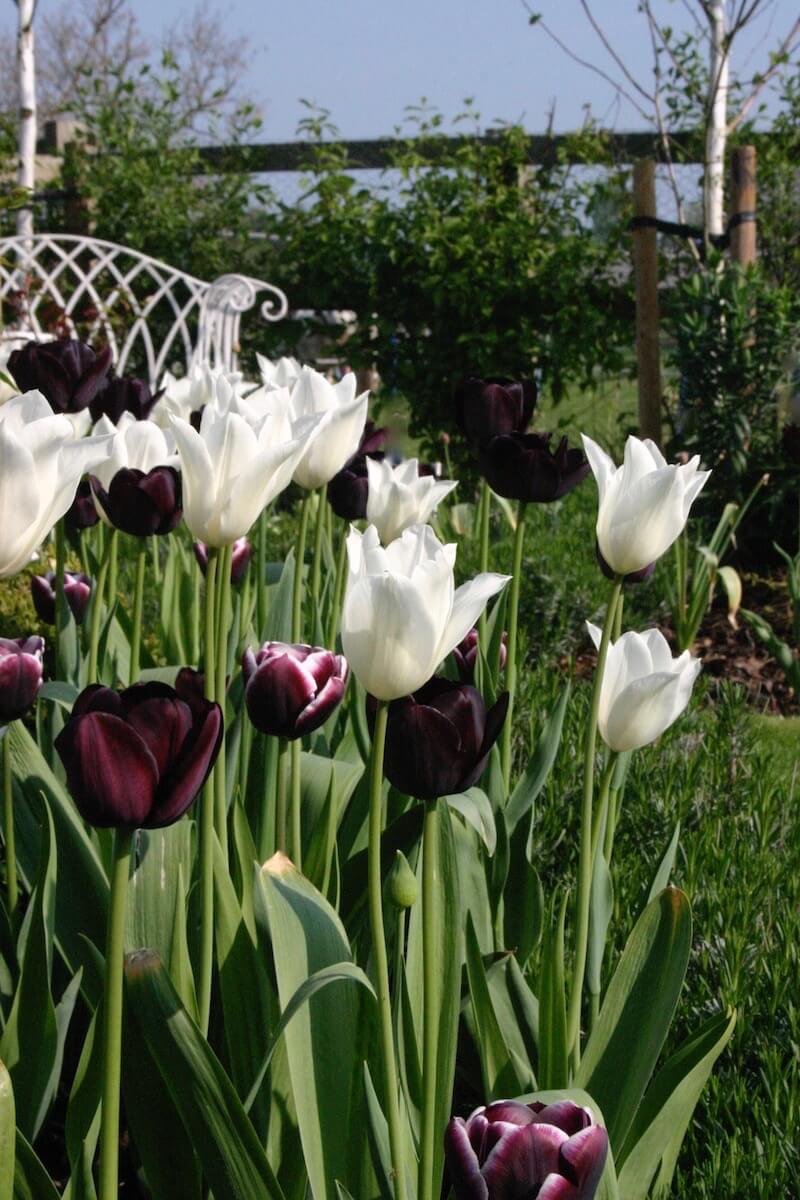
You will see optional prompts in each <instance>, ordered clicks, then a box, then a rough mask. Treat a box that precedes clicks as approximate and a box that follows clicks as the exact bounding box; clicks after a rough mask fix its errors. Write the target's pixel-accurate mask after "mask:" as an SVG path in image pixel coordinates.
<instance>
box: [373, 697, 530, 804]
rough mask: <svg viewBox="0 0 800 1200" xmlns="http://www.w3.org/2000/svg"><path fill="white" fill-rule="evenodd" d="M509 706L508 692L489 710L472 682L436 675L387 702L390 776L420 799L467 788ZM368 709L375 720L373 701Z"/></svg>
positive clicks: (479, 771) (474, 779) (482, 764)
mask: <svg viewBox="0 0 800 1200" xmlns="http://www.w3.org/2000/svg"><path fill="white" fill-rule="evenodd" d="M507 710H508V692H503V693H502V695H501V696H499V697H498V699H497V701H496V703H495V704H493V705H492V707H491V708H490V709H489V710H488V712H487V710H486V704H485V703H484V699H483V696H482V695H481V694H480V692H478V691H476V689H475V688H474V687H471V686H470V685H469V684H467V683H454V682H453V681H452V680H450V679H442V678H441V677H439V676H437V675H434V676H433V678H432V679H429V680H428V682H427V683H426V684H423V686H422V687H421V688H420V689H419V690H418V691H416V692H415V693H414V694H413V696H404V697H403V698H402V699H400V700H393V701H392V702H391V704H390V705H389V720H388V723H387V727H386V751H385V755H384V761H383V770H384V774H385V775H386V778H387V779H388V780H389V782H390V783H391V784H393V785H394V786H395V787H396V788H397V789H398V791H401V792H404V793H405V795H407V796H415V797H416V798H417V799H418V800H435V799H436V797H437V796H448V795H451V794H452V793H455V792H465V791H466V790H467V788H470V787H472V785H473V784H474V783H477V781H478V779H480V777H481V775H482V773H483V769H484V767H485V766H486V760H487V758H488V756H489V751H490V750H491V748H492V746H493V745H494V744H495V742H496V741H497V738H498V735H499V733H500V730H501V729H502V726H503V721H504V720H505V717H506V712H507ZM367 712H368V716H369V717H370V722H371V720H372V713H371V706H369V707H368V710H367Z"/></svg>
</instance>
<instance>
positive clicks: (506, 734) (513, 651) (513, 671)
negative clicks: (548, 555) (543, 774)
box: [500, 500, 525, 796]
mask: <svg viewBox="0 0 800 1200" xmlns="http://www.w3.org/2000/svg"><path fill="white" fill-rule="evenodd" d="M524 540H525V501H524V500H520V502H519V506H518V508H517V528H516V530H515V532H514V559H513V563H512V566H511V595H510V596H509V601H508V658H507V659H506V687H507V688H508V712H507V713H506V719H505V722H504V724H503V739H502V743H501V747H500V762H501V765H502V768H503V789H504V791H505V794H506V796H507V795H508V793H509V790H510V787H511V723H512V718H513V715H514V697H515V694H516V690H517V629H518V626H519V590H520V583H521V580H522V545H523V542H524Z"/></svg>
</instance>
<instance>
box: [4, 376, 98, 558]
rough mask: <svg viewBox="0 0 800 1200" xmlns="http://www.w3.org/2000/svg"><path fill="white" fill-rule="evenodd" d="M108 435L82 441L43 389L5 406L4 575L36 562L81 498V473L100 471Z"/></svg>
mask: <svg viewBox="0 0 800 1200" xmlns="http://www.w3.org/2000/svg"><path fill="white" fill-rule="evenodd" d="M110 449H111V441H110V439H109V438H107V437H91V438H82V439H80V440H76V438H75V435H74V432H73V428H72V422H71V421H70V420H69V418H68V417H66V416H64V415H63V414H56V413H54V412H53V410H52V408H51V407H50V405H49V404H48V402H47V401H46V400H45V398H44V396H43V395H42V393H41V392H38V391H33V392H24V393H22V395H18V396H12V398H11V399H10V400H7V401H6V403H5V404H3V405H2V406H1V407H0V579H7V578H8V576H9V575H14V574H16V572H17V571H19V570H21V569H22V567H24V566H25V564H26V563H28V562H30V560H31V558H32V557H33V556H34V554H35V552H36V550H37V549H38V547H39V546H40V545H41V543H42V542H43V541H44V539H45V538H46V537H47V535H48V533H49V532H50V530H51V529H52V527H53V526H54V525H55V523H56V521H58V520H59V519H60V518H61V517H63V516H64V513H65V512H66V511H67V509H68V508H69V506H70V505H71V504H72V501H73V500H74V499H75V492H76V490H77V487H78V483H79V481H80V478H81V475H83V474H84V472H86V471H89V470H93V469H94V470H97V469H99V466H100V463H101V462H102V460H103V459H104V458H105V457H106V456H107V455H108V454H109V452H110Z"/></svg>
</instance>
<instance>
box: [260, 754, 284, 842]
mask: <svg viewBox="0 0 800 1200" xmlns="http://www.w3.org/2000/svg"><path fill="white" fill-rule="evenodd" d="M288 752H289V743H288V741H287V740H286V738H279V740H278V780H277V783H278V788H277V799H276V804H275V849H276V850H279V851H280V852H281V854H285V853H286V848H287V847H286V817H287V807H288V799H289V798H288V796H287V794H286V792H287V788H286V782H287V781H286V773H287V772H286V769H287V766H288V764H287V762H286V759H287V758H288ZM265 782H266V780H265Z"/></svg>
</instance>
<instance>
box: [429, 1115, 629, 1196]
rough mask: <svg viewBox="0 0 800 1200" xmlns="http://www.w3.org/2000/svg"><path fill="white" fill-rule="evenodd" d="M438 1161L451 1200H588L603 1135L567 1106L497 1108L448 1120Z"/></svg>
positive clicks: (599, 1170)
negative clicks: (444, 1167)
mask: <svg viewBox="0 0 800 1200" xmlns="http://www.w3.org/2000/svg"><path fill="white" fill-rule="evenodd" d="M444 1153H445V1161H446V1162H447V1169H448V1172H449V1175H450V1183H451V1185H452V1188H453V1195H454V1197H455V1200H592V1197H593V1196H594V1194H595V1192H596V1191H597V1186H598V1184H599V1182H600V1177H601V1175H602V1174H603V1167H604V1165H605V1161H606V1154H607V1153H608V1134H607V1133H606V1131H605V1129H604V1128H603V1126H602V1125H598V1124H596V1122H595V1120H594V1117H593V1116H592V1114H591V1112H590V1111H589V1109H588V1108H582V1107H580V1106H579V1105H577V1104H573V1103H572V1101H571V1100H560V1101H557V1102H556V1103H554V1104H547V1105H545V1104H540V1103H539V1102H538V1101H537V1102H536V1103H534V1104H520V1103H519V1101H517V1100H498V1101H496V1102H495V1103H494V1104H489V1105H488V1106H487V1107H485V1108H476V1109H475V1111H474V1113H473V1114H472V1115H471V1116H470V1117H468V1118H467V1120H466V1121H464V1120H462V1118H461V1117H454V1118H453V1120H452V1121H451V1122H450V1124H449V1125H448V1126H447V1131H446V1133H445V1135H444Z"/></svg>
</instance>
